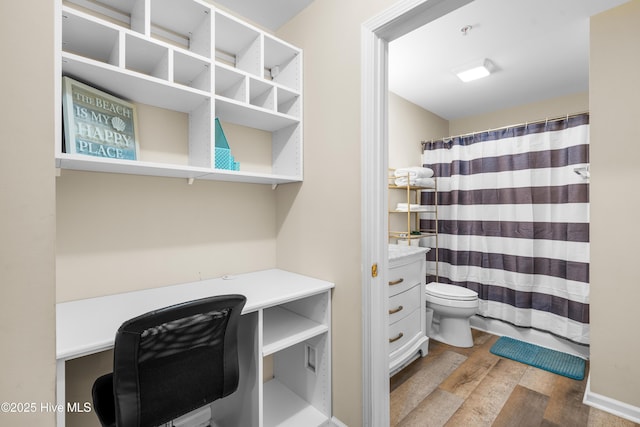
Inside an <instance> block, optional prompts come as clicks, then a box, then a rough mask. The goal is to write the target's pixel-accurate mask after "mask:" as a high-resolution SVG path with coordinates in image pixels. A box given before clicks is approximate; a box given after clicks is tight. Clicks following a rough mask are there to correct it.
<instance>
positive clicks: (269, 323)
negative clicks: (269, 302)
mask: <svg viewBox="0 0 640 427" xmlns="http://www.w3.org/2000/svg"><path fill="white" fill-rule="evenodd" d="M328 330H329V327H328V326H327V325H324V324H321V323H318V322H314V321H313V320H310V319H307V318H306V317H302V316H300V315H298V314H296V313H294V312H292V311H289V310H286V309H284V308H281V307H274V308H270V309H269V310H265V311H264V337H263V348H262V355H263V356H268V355H270V354H273V353H276V352H278V351H280V350H283V349H285V348H287V347H291V346H292V345H295V344H298V343H300V342H303V341H305V340H308V339H309V338H313V337H315V336H317V335H320V334H322V333H325V332H327V331H328Z"/></svg>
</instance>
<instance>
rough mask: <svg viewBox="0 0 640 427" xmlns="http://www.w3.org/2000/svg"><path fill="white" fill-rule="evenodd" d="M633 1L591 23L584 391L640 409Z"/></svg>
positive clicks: (639, 92) (638, 17)
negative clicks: (587, 372) (587, 375)
mask: <svg viewBox="0 0 640 427" xmlns="http://www.w3.org/2000/svg"><path fill="white" fill-rule="evenodd" d="M638 22H640V0H633V1H631V2H630V3H627V4H625V5H623V6H620V7H618V8H616V9H613V10H611V11H608V12H605V13H602V14H600V15H598V16H596V17H594V18H593V19H592V20H591V50H590V88H589V92H590V105H591V148H590V150H591V151H590V156H591V312H590V314H591V390H592V391H593V392H594V393H598V394H602V395H604V396H608V397H610V398H613V399H616V400H619V401H621V402H625V403H628V404H630V405H633V406H636V407H640V393H639V392H638V390H640V364H638V355H639V354H640V339H639V338H640V333H638V329H637V324H638V320H637V312H638V309H637V304H636V302H637V301H638V299H640V287H639V286H638V285H639V284H640V271H639V270H638V267H637V266H638V260H637V253H638V251H637V250H636V248H637V245H638V242H640V229H639V228H638V227H637V226H636V224H637V217H638V211H640V198H639V197H638V194H640V190H638V183H639V182H640V163H638V159H639V158H640V144H639V142H640V128H638V121H639V119H640V105H639V104H638V99H640V83H639V81H638V68H640V47H639V46H638V41H639V40H640V27H638V25H637V23H638Z"/></svg>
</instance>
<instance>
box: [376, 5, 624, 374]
mask: <svg viewBox="0 0 640 427" xmlns="http://www.w3.org/2000/svg"><path fill="white" fill-rule="evenodd" d="M535 3H537V2H528V1H527V2H517V5H516V4H514V3H512V2H506V1H501V0H483V1H476V2H472V3H470V4H468V5H466V6H463V7H461V8H460V9H457V10H455V11H454V12H451V13H449V14H448V15H446V16H444V17H442V18H440V19H438V20H436V21H434V22H431V23H429V24H427V25H425V26H424V27H422V28H419V29H417V30H415V31H413V32H412V33H409V34H408V35H406V36H404V37H401V38H399V39H398V40H395V41H393V42H391V43H390V44H389V89H390V93H389V169H390V186H392V187H395V185H394V184H396V185H403V184H404V182H400V183H399V184H398V181H395V182H394V180H397V179H398V177H404V176H405V175H404V174H409V173H413V174H418V176H425V177H427V178H428V179H430V180H431V181H434V180H435V182H436V183H437V184H435V183H433V182H430V183H427V184H425V187H427V188H429V189H428V190H423V191H421V190H417V191H416V192H415V193H417V194H416V195H414V194H413V193H411V192H409V191H407V192H406V193H405V192H403V191H401V192H398V191H393V190H390V192H389V196H388V197H389V210H390V212H391V213H390V214H389V219H388V223H389V226H388V229H389V235H390V239H389V242H390V249H389V253H390V257H391V256H393V255H392V254H394V253H395V252H396V251H397V245H401V246H416V247H424V248H427V249H426V250H427V251H428V252H427V254H426V259H427V279H426V283H427V286H426V289H427V296H426V300H427V301H426V307H427V309H426V315H425V319H426V322H427V324H426V326H425V328H426V331H427V335H428V336H430V338H431V339H432V340H433V339H435V340H436V341H438V342H443V343H445V344H449V345H453V346H456V347H473V345H474V343H473V338H472V336H471V331H470V328H473V329H477V330H480V331H484V332H488V333H490V334H492V335H497V336H509V337H513V338H516V339H518V340H521V341H524V342H527V343H532V344H536V345H538V346H541V347H545V348H550V349H554V350H557V351H560V352H563V353H567V354H571V355H575V356H578V357H579V358H582V359H585V360H588V359H589V356H590V354H589V250H590V248H589V130H588V128H589V126H588V123H589V114H588V113H589V58H588V54H589V17H590V16H591V15H593V14H595V13H599V12H602V11H604V10H607V9H609V8H611V7H614V6H617V5H618V4H620V3H621V2H615V1H614V2H597V4H596V2H590V3H589V4H588V5H587V4H586V3H582V2H576V1H570V0H566V1H562V2H559V3H558V4H557V5H556V4H554V8H553V10H550V9H549V8H545V7H543V6H540V5H539V4H537V5H536V4H535ZM581 3H582V4H581ZM543 9H545V10H543ZM546 9H549V10H546ZM495 10H500V11H501V13H500V14H499V16H496V14H495V13H492V11H495ZM522 16H526V17H527V18H526V19H521V17H522ZM439 40H447V43H446V44H444V45H443V44H442V43H438V41H439ZM549 46H553V47H554V49H549ZM547 55H548V56H547ZM476 62H477V63H484V65H486V66H487V68H488V69H489V73H488V74H489V75H488V76H487V77H486V78H481V79H479V80H476V81H471V82H466V83H463V82H462V81H461V80H460V79H458V77H456V75H455V74H454V73H455V72H456V71H457V67H460V66H462V65H465V64H466V63H469V64H475V63H476ZM507 145H510V146H507ZM561 153H562V154H561ZM557 156H561V157H562V160H560V159H559V158H558V157H557ZM525 159H526V160H525ZM420 168H426V169H422V170H421V169H420ZM420 174H422V175H420ZM407 176H408V177H411V175H407ZM412 184H413V183H412ZM416 185H417V186H419V185H420V184H416ZM434 186H435V189H434ZM559 193H563V195H562V196H560V195H559ZM405 194H406V195H405ZM436 194H437V196H436ZM412 203H415V205H412ZM403 204H404V205H408V206H409V210H411V209H412V208H415V209H416V210H417V211H418V212H417V213H416V214H415V216H412V215H410V214H405V213H404V212H406V210H407V208H406V206H403ZM434 205H436V206H437V207H436V208H435V212H434V208H433V206H434ZM398 211H400V212H398ZM394 230H401V231H400V232H395V231H394ZM420 230H422V231H423V234H420V233H419V231H420ZM436 230H437V231H436ZM413 234H415V236H412V235H413ZM434 234H435V235H434ZM390 260H391V258H390ZM390 262H391V261H390ZM391 279H392V277H390V280H391ZM390 284H391V282H390ZM435 287H438V288H437V289H436V288H435ZM430 288H432V289H430ZM393 305H394V304H392V303H390V313H391V310H392V307H391V306H393ZM442 306H446V307H445V308H446V309H447V310H449V309H451V307H452V306H457V307H458V308H456V310H458V311H460V313H463V312H464V314H459V313H456V315H455V316H453V317H460V319H458V320H456V321H453V323H448V322H450V321H451V319H449V314H448V313H445V314H442V310H443V307H442ZM438 307H439V308H438ZM434 311H435V313H434ZM443 319H445V322H444V323H446V327H443V324H444V323H443V322H442V320H443ZM456 322H457V323H456ZM439 329H440V330H439ZM442 329H445V330H446V333H445V334H444V335H443V331H442ZM391 339H393V334H392V333H390V340H391ZM422 356H426V357H428V354H426V355H425V354H422ZM413 360H415V356H414V359H413ZM410 362H411V360H409V361H408V363H410ZM408 363H406V364H405V365H403V366H407V364H408ZM401 369H402V368H400V369H397V370H396V371H395V372H393V371H392V374H394V373H396V372H399V371H400V370H401Z"/></svg>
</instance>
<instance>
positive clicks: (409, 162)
mask: <svg viewBox="0 0 640 427" xmlns="http://www.w3.org/2000/svg"><path fill="white" fill-rule="evenodd" d="M448 135H449V122H448V121H447V120H445V119H443V118H442V117H439V116H437V115H435V114H433V113H431V112H430V111H427V110H425V109H424V108H422V107H420V106H418V105H416V104H414V103H412V102H410V101H407V100H406V99H404V98H402V97H400V96H398V95H396V94H395V93H393V92H389V167H390V168H401V167H407V166H420V165H421V163H422V145H421V143H420V142H421V141H424V140H430V139H438V138H444V137H446V136H448ZM411 194H412V196H411V197H413V198H415V193H414V192H412V193H411ZM399 202H402V203H406V202H407V195H406V193H405V192H403V191H390V192H389V207H390V208H393V207H394V206H395V205H396V204H397V203H399ZM416 202H417V201H416V200H415V199H412V201H411V203H416ZM415 221H416V219H415V215H411V229H416V228H417V227H416V224H415ZM406 229H407V216H406V215H389V230H393V231H400V230H406ZM395 242H396V241H395V240H390V243H395Z"/></svg>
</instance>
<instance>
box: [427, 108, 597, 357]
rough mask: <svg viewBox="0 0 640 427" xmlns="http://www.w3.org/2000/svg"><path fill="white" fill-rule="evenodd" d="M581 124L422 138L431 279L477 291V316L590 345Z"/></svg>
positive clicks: (569, 121)
mask: <svg viewBox="0 0 640 427" xmlns="http://www.w3.org/2000/svg"><path fill="white" fill-rule="evenodd" d="M588 123H589V116H588V114H582V115H577V116H571V117H567V118H564V119H561V120H554V121H547V122H542V123H535V124H528V125H524V126H516V127H511V128H505V129H500V130H495V131H488V132H481V133H476V134H473V135H467V136H463V137H456V138H452V139H446V140H440V141H431V142H424V143H423V163H424V165H425V166H426V167H430V168H432V169H433V170H434V172H435V176H436V177H438V190H439V192H438V205H439V209H438V219H439V221H438V231H439V237H438V243H439V248H438V259H439V264H438V266H439V271H438V272H439V281H440V282H442V283H451V284H454V285H459V286H464V287H467V288H469V289H473V290H474V291H476V292H478V295H479V298H480V307H479V312H478V313H479V315H480V316H483V317H487V318H493V319H499V320H502V321H505V322H508V323H511V324H513V325H516V326H521V327H527V328H535V329H538V330H542V331H547V332H550V333H552V334H554V335H558V336H561V337H563V338H566V339H568V340H571V341H573V342H577V343H581V344H588V343H589V183H588V177H587V176H586V174H584V173H583V174H578V173H576V171H578V172H579V171H584V170H588V162H589V124H588ZM433 197H434V196H433V193H430V192H424V193H423V198H424V199H423V200H422V203H423V204H432V203H433ZM421 222H422V227H423V228H432V227H433V218H427V217H425V218H423V219H422V220H421ZM429 257H430V259H432V260H434V259H435V253H434V251H432V253H431V254H429ZM429 264H430V265H431V267H430V269H431V271H432V272H433V270H434V269H433V263H429Z"/></svg>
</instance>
